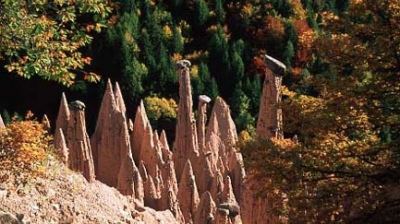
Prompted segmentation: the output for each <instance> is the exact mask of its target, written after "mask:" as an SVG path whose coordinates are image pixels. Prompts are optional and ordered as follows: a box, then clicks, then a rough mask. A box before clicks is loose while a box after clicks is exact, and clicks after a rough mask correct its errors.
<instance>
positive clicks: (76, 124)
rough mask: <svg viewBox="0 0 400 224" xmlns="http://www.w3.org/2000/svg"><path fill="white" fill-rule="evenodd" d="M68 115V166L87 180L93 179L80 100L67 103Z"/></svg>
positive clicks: (92, 167)
mask: <svg viewBox="0 0 400 224" xmlns="http://www.w3.org/2000/svg"><path fill="white" fill-rule="evenodd" d="M69 110H70V112H71V113H70V117H69V120H68V128H67V146H68V149H69V155H68V164H69V168H71V169H72V170H76V171H79V172H82V174H83V176H84V177H85V178H86V180H88V181H89V182H92V181H94V180H95V172H94V164H93V155H92V148H91V146H90V139H89V135H88V134H87V132H86V122H85V105H84V104H83V103H82V102H80V101H74V102H71V103H70V104H69Z"/></svg>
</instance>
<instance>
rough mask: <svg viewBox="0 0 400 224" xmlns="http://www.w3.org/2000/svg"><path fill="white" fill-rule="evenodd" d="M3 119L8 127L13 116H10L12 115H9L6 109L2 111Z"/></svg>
mask: <svg viewBox="0 0 400 224" xmlns="http://www.w3.org/2000/svg"><path fill="white" fill-rule="evenodd" d="M1 117H2V118H3V122H4V124H6V125H7V124H9V123H11V116H10V114H9V113H8V111H7V110H6V109H4V110H3V111H2V113H1Z"/></svg>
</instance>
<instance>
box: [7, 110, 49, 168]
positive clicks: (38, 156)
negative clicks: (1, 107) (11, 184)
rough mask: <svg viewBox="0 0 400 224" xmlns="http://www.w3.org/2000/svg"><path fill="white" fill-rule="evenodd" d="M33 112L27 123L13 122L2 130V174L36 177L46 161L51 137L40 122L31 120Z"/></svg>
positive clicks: (29, 114) (29, 115) (27, 117)
mask: <svg viewBox="0 0 400 224" xmlns="http://www.w3.org/2000/svg"><path fill="white" fill-rule="evenodd" d="M32 117H33V114H32V113H31V112H28V114H27V115H26V119H27V120H25V121H13V122H12V123H11V124H9V125H8V126H7V127H6V128H4V129H1V130H0V173H3V172H4V171H11V172H12V174H13V175H15V176H20V175H23V174H25V173H31V174H32V175H34V173H35V171H36V168H37V167H38V166H39V165H40V163H41V162H42V161H43V160H44V158H45V156H46V149H47V148H48V143H49V141H50V137H49V136H48V135H47V131H46V130H45V128H44V127H43V125H42V124H40V123H39V122H38V121H35V120H30V119H31V118H32Z"/></svg>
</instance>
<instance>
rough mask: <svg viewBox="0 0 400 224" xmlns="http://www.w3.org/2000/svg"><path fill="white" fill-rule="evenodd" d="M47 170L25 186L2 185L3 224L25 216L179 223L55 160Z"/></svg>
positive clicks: (0, 211) (46, 220)
mask: <svg viewBox="0 0 400 224" xmlns="http://www.w3.org/2000/svg"><path fill="white" fill-rule="evenodd" d="M45 167H46V168H45V170H44V171H43V172H44V173H43V175H40V176H39V177H37V178H29V179H25V180H24V183H20V184H14V183H13V182H12V181H11V180H8V181H5V182H2V183H0V205H1V206H0V223H2V224H8V223H12V222H7V221H6V217H7V215H5V214H10V215H14V216H19V215H22V216H23V219H22V221H23V223H28V222H30V223H43V224H45V223H48V224H50V223H64V224H67V223H99V224H100V223H177V222H176V220H175V218H174V216H173V215H172V213H171V212H170V211H165V212H162V211H159V212H156V211H155V210H153V209H151V208H148V207H143V206H138V205H137V204H135V201H134V199H133V198H129V197H126V196H123V195H121V194H120V193H119V192H118V191H117V190H116V189H115V188H111V187H109V186H107V185H105V184H103V183H101V182H99V181H94V182H92V183H88V182H87V181H86V179H85V178H84V177H83V176H82V175H81V174H78V173H76V172H73V171H71V170H70V169H69V168H67V167H66V166H65V165H64V164H62V163H60V162H59V161H58V160H57V159H55V158H53V157H52V156H49V157H48V158H47V159H46V162H45ZM3 172H4V171H1V173H0V176H3V175H5V174H4V173H3ZM20 217H21V216H20ZM160 220H162V221H160ZM16 223H19V222H16Z"/></svg>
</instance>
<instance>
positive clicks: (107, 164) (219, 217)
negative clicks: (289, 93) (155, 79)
mask: <svg viewBox="0 0 400 224" xmlns="http://www.w3.org/2000/svg"><path fill="white" fill-rule="evenodd" d="M189 65H190V63H189V64H188V63H187V62H186V61H184V62H182V63H181V64H179V65H178V66H177V73H178V75H179V84H180V86H179V97H180V98H179V104H178V117H177V125H176V133H175V140H174V142H173V143H172V150H171V149H170V145H169V144H168V141H167V135H168V134H169V133H166V132H165V131H161V132H159V131H158V130H153V129H152V127H151V125H150V122H149V119H148V117H147V114H146V110H145V107H144V105H143V102H141V103H140V104H139V106H138V108H137V109H136V114H135V115H134V120H130V119H128V118H127V117H128V116H129V115H127V114H126V106H125V103H124V100H123V96H122V93H121V91H120V88H119V86H118V84H117V83H116V84H115V86H114V88H113V86H112V84H111V82H110V81H108V83H107V86H106V90H105V93H104V97H103V100H102V104H101V106H100V111H99V116H98V120H97V124H96V129H95V132H94V134H93V135H92V136H91V139H90V141H89V137H88V135H87V133H86V125H85V122H84V121H85V117H84V116H85V114H84V105H81V104H80V103H75V104H72V105H71V104H70V105H68V103H67V100H66V97H65V95H63V96H62V99H61V104H60V111H59V115H58V119H57V123H56V135H55V144H56V147H57V148H58V149H59V152H60V153H59V155H60V157H61V158H62V160H63V161H64V162H65V163H67V164H69V166H70V167H71V168H73V169H75V170H78V171H80V172H82V173H83V175H84V176H85V177H86V179H87V180H89V181H93V180H94V179H95V178H96V179H97V180H99V181H101V182H103V183H105V184H107V185H109V186H111V187H115V188H116V189H117V190H118V191H119V192H121V193H122V194H123V195H127V196H130V197H131V198H132V199H134V202H135V205H136V206H137V207H138V208H142V209H143V210H146V211H147V210H148V209H147V208H152V209H154V210H155V211H166V210H169V212H171V214H172V215H173V216H174V217H173V218H174V222H175V223H217V224H218V223H221V224H222V223H224V224H234V223H249V224H250V223H279V222H280V221H281V220H279V219H278V218H277V217H276V216H274V215H273V214H270V213H268V211H270V210H271V209H270V208H271V207H272V206H276V205H275V204H273V203H274V202H273V201H271V200H268V198H266V199H265V198H257V197H256V196H255V192H256V187H257V186H258V183H257V181H255V180H252V181H248V180H246V174H245V170H244V166H243V159H242V155H241V153H240V151H239V149H238V148H237V143H238V135H237V131H236V126H235V124H234V122H233V119H232V117H231V115H230V109H229V106H228V105H227V104H226V102H225V101H224V100H223V99H222V98H220V97H217V99H215V101H211V102H210V99H209V98H208V97H206V96H202V97H201V98H199V105H198V113H197V121H196V120H195V117H194V113H193V102H192V93H191V86H190V72H189V71H190V68H189ZM274 69H275V68H274ZM278 78H279V77H278ZM266 80H268V81H266V83H264V89H263V96H262V99H261V106H260V116H259V117H260V118H259V120H258V123H257V134H258V135H259V136H260V137H263V138H271V137H280V132H279V131H276V130H280V127H281V115H280V112H279V110H278V109H277V107H276V105H277V103H279V101H280V92H279V88H280V80H279V79H277V76H276V75H274V73H273V72H271V71H269V72H267V74H266ZM208 104H209V105H212V111H211V116H210V117H209V119H207V116H206V114H207V105H208ZM272 126H274V127H278V129H276V130H272V129H271V128H270V127H272ZM149 211H150V210H149Z"/></svg>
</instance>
